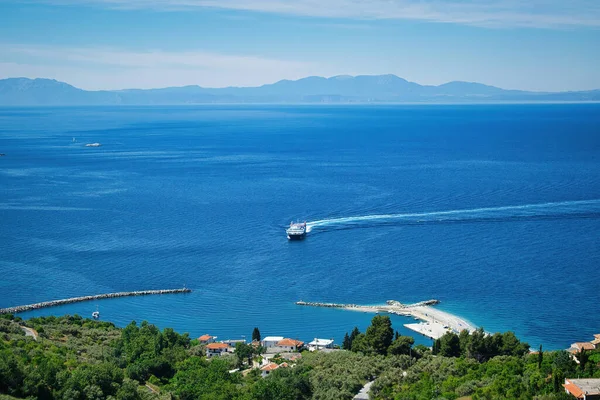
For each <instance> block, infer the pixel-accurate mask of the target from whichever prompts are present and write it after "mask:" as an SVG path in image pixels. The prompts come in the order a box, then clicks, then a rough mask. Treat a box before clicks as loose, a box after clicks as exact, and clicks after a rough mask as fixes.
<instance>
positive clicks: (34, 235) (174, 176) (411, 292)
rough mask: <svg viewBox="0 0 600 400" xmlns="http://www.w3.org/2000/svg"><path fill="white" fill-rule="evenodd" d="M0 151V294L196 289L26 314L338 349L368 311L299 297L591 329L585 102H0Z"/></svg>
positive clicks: (596, 164) (595, 288) (593, 109)
mask: <svg viewBox="0 0 600 400" xmlns="http://www.w3.org/2000/svg"><path fill="white" fill-rule="evenodd" d="M73 138H75V142H74V141H73ZM91 142H100V143H102V147H98V148H89V147H85V146H84V145H85V143H91ZM0 153H5V154H6V155H5V156H3V157H0V224H1V225H0V307H7V306H14V305H20V304H29V303H34V302H39V301H46V300H52V299H60V298H66V297H72V296H80V295H89V294H97V293H105V292H116V291H130V290H142V289H160V288H179V287H182V286H183V285H184V284H185V285H187V287H190V288H192V289H193V290H194V292H193V293H192V294H189V295H166V296H150V297H140V298H123V299H114V300H103V301H98V302H97V303H94V302H91V303H89V302H88V303H79V304H74V305H69V306H64V307H57V308H48V309H44V310H39V311H35V312H29V313H24V314H23V317H25V318H27V317H32V316H38V315H49V314H55V315H62V314H67V313H68V314H73V313H79V314H81V315H83V316H86V317H89V316H90V315H91V313H92V311H95V309H96V307H98V308H99V310H100V312H101V315H102V319H103V320H109V321H113V322H115V323H116V324H117V325H120V326H124V325H126V324H127V323H129V322H130V321H131V320H136V321H138V322H139V321H142V320H148V321H150V322H153V323H155V324H156V325H158V326H160V327H173V328H175V329H176V330H178V331H182V332H189V333H190V334H191V335H192V336H198V335H201V334H204V333H210V334H213V335H217V336H218V337H219V338H220V339H226V338H232V339H236V338H240V337H242V336H244V335H245V336H246V337H250V335H251V332H252V328H253V327H255V326H257V327H259V328H260V330H261V332H262V334H263V336H265V335H281V336H289V337H293V338H299V339H301V340H311V339H312V338H314V337H325V338H329V337H332V338H335V339H336V341H338V342H339V341H340V340H341V338H342V337H343V335H344V333H345V332H346V331H349V330H351V329H352V328H353V327H354V326H355V325H357V326H359V328H361V329H362V330H364V329H365V328H366V326H368V324H369V322H370V319H371V318H372V316H373V315H372V314H365V313H359V312H350V311H342V310H332V309H318V308H306V307H300V306H296V305H295V304H294V302H295V301H297V300H305V301H326V302H340V303H341V302H344V303H357V304H376V303H382V302H385V301H386V300H389V299H395V300H398V301H401V302H415V301H420V300H426V299H430V298H435V299H439V300H441V302H442V303H441V304H440V305H439V307H440V309H443V310H446V311H449V312H452V313H456V314H458V315H460V316H462V317H464V318H466V319H468V320H470V321H471V322H473V323H474V324H476V325H479V326H483V327H484V328H485V329H486V330H488V331H506V330H512V331H514V332H516V334H517V335H518V336H519V337H520V338H522V339H524V340H526V341H528V342H529V343H530V344H531V345H532V346H533V347H537V346H538V345H539V344H543V345H544V348H547V349H558V348H566V347H568V346H569V344H570V343H571V342H574V341H584V340H590V339H592V334H593V333H600V306H599V302H600V273H599V266H600V245H599V242H600V105H599V104H587V105H585V104H579V105H577V104H570V105H565V104H552V105H461V106H447V105H444V106H442V105H440V106H437V105H426V106H412V105H410V106H408V105H407V106H197V107H196V106H193V107H192V106H190V107H106V108H1V109H0ZM291 220H301V221H304V220H306V221H308V222H309V225H311V232H310V233H309V235H308V236H307V238H306V240H304V241H302V242H288V240H287V239H286V236H285V232H284V229H285V227H286V226H287V225H288V224H289V223H290V221H291ZM392 321H393V324H394V327H395V328H397V329H399V330H400V331H401V332H402V333H404V334H407V333H409V331H407V330H405V329H403V328H402V324H403V323H408V322H410V319H407V318H403V317H393V318H392ZM418 342H419V343H425V344H428V343H431V342H430V341H428V340H427V339H424V338H421V337H419V338H418Z"/></svg>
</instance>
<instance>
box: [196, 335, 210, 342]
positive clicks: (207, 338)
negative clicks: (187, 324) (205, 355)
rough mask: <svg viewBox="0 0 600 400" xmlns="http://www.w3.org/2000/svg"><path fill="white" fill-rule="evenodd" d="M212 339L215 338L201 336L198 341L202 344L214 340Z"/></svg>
mask: <svg viewBox="0 0 600 400" xmlns="http://www.w3.org/2000/svg"><path fill="white" fill-rule="evenodd" d="M212 338H213V337H212V336H210V335H202V336H200V337H199V338H198V340H199V341H201V342H206V341H207V340H210V339H212Z"/></svg>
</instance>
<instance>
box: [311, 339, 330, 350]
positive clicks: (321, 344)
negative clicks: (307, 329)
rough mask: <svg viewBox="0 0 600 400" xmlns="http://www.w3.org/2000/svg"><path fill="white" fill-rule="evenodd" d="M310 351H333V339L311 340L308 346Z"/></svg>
mask: <svg viewBox="0 0 600 400" xmlns="http://www.w3.org/2000/svg"><path fill="white" fill-rule="evenodd" d="M308 349H309V350H310V351H315V350H322V349H333V339H317V338H315V340H313V341H312V342H310V343H309V344H308Z"/></svg>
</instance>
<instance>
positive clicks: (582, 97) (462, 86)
mask: <svg viewBox="0 0 600 400" xmlns="http://www.w3.org/2000/svg"><path fill="white" fill-rule="evenodd" d="M505 101H506V102H508V101H524V102H526V101H536V102H545V101H546V102H551V101H600V90H589V91H580V92H557V93H550V92H527V91H521V90H505V89H500V88H497V87H494V86H488V85H483V84H481V83H472V82H449V83H446V84H443V85H439V86H427V85H419V84H417V83H414V82H409V81H407V80H405V79H402V78H400V77H397V76H396V75H361V76H347V75H340V76H334V77H332V78H323V77H318V76H311V77H308V78H303V79H299V80H296V81H290V80H282V81H279V82H276V83H273V84H268V85H263V86H259V87H227V88H220V89H210V88H203V87H200V86H183V87H169V88H164V89H145V90H142V89H126V90H100V91H88V90H83V89H78V88H76V87H74V86H71V85H69V84H67V83H64V82H59V81H56V80H52V79H28V78H10V79H2V80H0V105H2V106H41V105H47V106H50V105H53V106H54V105H56V106H61V105H153V104H157V105H158V104H160V105H168V104H203V103H377V102H379V103H408V102H418V103H421V102H422V103H466V102H468V103H484V102H505Z"/></svg>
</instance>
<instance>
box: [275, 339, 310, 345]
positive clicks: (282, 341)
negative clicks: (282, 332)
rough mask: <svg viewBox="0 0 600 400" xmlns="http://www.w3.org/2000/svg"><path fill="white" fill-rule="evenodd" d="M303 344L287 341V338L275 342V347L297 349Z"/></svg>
mask: <svg viewBox="0 0 600 400" xmlns="http://www.w3.org/2000/svg"><path fill="white" fill-rule="evenodd" d="M303 344H304V342H301V341H299V340H294V339H287V338H286V339H283V340H280V341H279V342H277V346H298V347H300V346H302V345H303Z"/></svg>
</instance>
